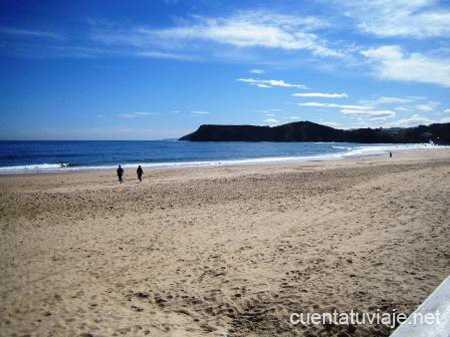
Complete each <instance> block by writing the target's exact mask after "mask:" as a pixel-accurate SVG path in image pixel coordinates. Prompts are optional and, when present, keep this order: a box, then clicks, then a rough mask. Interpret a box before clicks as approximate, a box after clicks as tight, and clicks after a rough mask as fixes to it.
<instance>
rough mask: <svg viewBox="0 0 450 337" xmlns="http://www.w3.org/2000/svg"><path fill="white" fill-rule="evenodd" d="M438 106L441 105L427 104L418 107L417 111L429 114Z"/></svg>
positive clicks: (435, 103)
mask: <svg viewBox="0 0 450 337" xmlns="http://www.w3.org/2000/svg"><path fill="white" fill-rule="evenodd" d="M438 105H439V103H437V102H428V103H426V104H419V105H417V109H419V110H420V111H424V112H429V111H433V110H434V109H435V108H436V107H437V106H438Z"/></svg>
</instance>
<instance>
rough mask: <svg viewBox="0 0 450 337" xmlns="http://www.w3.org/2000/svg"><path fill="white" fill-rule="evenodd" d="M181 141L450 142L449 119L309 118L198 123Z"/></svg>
mask: <svg viewBox="0 0 450 337" xmlns="http://www.w3.org/2000/svg"><path fill="white" fill-rule="evenodd" d="M179 140H182V141H197V142H202V141H215V142H226V141H238V142H239V141H242V142H262V141H268V142H353V143H426V142H429V141H433V142H434V143H436V144H450V123H445V124H431V125H429V126H424V125H420V126H417V127H411V128H376V129H372V128H363V129H352V130H341V129H335V128H332V127H330V126H325V125H321V124H316V123H312V122H294V123H288V124H283V125H279V126H273V127H270V126H254V125H211V124H205V125H201V126H200V127H199V128H198V130H197V131H195V132H193V133H190V134H188V135H186V136H183V137H181V138H180V139H179Z"/></svg>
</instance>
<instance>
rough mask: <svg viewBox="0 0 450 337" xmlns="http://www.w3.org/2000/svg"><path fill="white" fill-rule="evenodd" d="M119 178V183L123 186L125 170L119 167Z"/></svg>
mask: <svg viewBox="0 0 450 337" xmlns="http://www.w3.org/2000/svg"><path fill="white" fill-rule="evenodd" d="M116 172H117V177H118V178H119V182H120V183H121V184H122V183H123V179H122V177H123V168H122V166H120V165H119V167H118V168H117V171H116Z"/></svg>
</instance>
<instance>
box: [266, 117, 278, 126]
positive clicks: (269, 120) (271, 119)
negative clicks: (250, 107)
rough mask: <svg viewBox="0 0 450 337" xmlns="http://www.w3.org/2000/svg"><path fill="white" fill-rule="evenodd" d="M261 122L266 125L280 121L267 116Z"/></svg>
mask: <svg viewBox="0 0 450 337" xmlns="http://www.w3.org/2000/svg"><path fill="white" fill-rule="evenodd" d="M263 123H265V124H267V125H277V124H279V123H280V121H279V120H278V119H276V118H267V119H264V120H263Z"/></svg>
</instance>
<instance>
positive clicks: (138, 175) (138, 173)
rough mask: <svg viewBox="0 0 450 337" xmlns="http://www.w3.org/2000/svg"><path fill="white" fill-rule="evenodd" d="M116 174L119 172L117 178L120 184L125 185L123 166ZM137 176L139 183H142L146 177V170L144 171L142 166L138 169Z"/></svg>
mask: <svg viewBox="0 0 450 337" xmlns="http://www.w3.org/2000/svg"><path fill="white" fill-rule="evenodd" d="M116 172H117V177H118V178H119V182H120V183H123V174H124V170H123V168H122V166H120V165H119V167H118V168H117V171H116ZM136 174H137V177H138V179H139V182H142V176H143V175H144V170H143V169H142V167H141V165H139V166H138V168H137V170H136Z"/></svg>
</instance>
